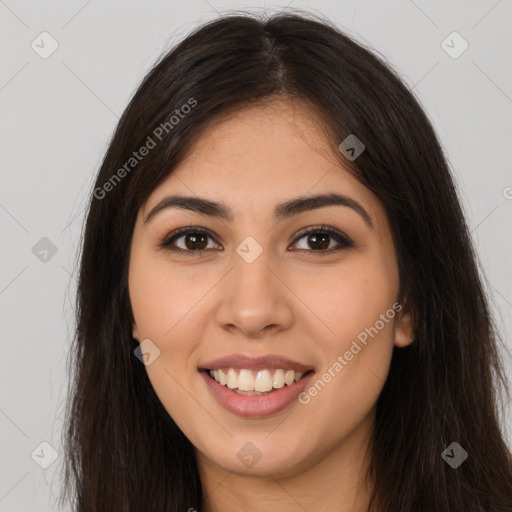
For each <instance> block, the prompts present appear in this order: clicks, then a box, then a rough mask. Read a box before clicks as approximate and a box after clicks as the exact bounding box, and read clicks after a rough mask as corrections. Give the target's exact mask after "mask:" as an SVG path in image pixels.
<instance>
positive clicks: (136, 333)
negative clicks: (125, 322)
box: [132, 322, 139, 341]
mask: <svg viewBox="0 0 512 512" xmlns="http://www.w3.org/2000/svg"><path fill="white" fill-rule="evenodd" d="M132 336H133V338H134V339H136V340H137V341H139V329H138V327H137V324H136V323H135V322H134V323H133V326H132Z"/></svg>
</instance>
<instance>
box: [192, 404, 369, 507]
mask: <svg viewBox="0 0 512 512" xmlns="http://www.w3.org/2000/svg"><path fill="white" fill-rule="evenodd" d="M373 420H374V417H373V414H370V415H369V417H367V418H366V419H365V422H364V423H363V424H361V425H359V426H358V427H357V429H356V430H355V431H353V432H352V433H351V434H350V435H349V436H347V437H345V438H344V439H343V440H342V441H341V442H340V443H339V444H338V445H336V446H334V447H332V449H331V450H330V451H329V453H327V454H317V453H313V454H311V455H310V456H309V457H308V461H307V462H306V461H305V462H304V464H301V468H300V469H297V470H295V471H290V470H288V471H287V473H286V476H280V475H278V474H277V473H276V472H274V473H275V474H271V473H269V472H265V471H264V470H262V471H260V472H259V474H258V475H244V474H238V473H234V472H231V471H227V470H225V469H223V468H222V467H220V466H218V465H217V464H215V462H213V461H212V460H210V459H208V458H206V457H205V456H204V455H203V454H202V453H201V452H199V451H197V461H198V469H199V474H200V477H201V483H202V486H203V504H202V510H203V512H239V511H240V510H251V512H268V510H274V509H275V508H276V507H277V506H278V508H279V511H280V512H292V511H293V512H297V511H298V510H315V512H327V511H332V510H337V511H339V512H367V510H368V505H369V502H370V496H371V491H372V489H371V488H370V487H369V486H368V485H367V484H366V478H365V477H366V471H367V469H368V463H369V456H368V451H367V450H368V443H369V440H370V438H371V435H372V431H373Z"/></svg>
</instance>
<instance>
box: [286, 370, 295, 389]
mask: <svg viewBox="0 0 512 512" xmlns="http://www.w3.org/2000/svg"><path fill="white" fill-rule="evenodd" d="M294 380H295V372H294V371H293V370H288V371H287V372H286V373H285V375H284V383H285V384H287V385H288V386H291V385H292V384H293V382H294Z"/></svg>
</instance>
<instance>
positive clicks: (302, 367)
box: [199, 354, 314, 373]
mask: <svg viewBox="0 0 512 512" xmlns="http://www.w3.org/2000/svg"><path fill="white" fill-rule="evenodd" d="M220 368H247V369H249V370H258V369H262V368H263V369H265V368H268V369H269V370H276V369H279V368H282V369H287V370H295V371H299V372H303V373H305V372H307V371H308V370H313V369H314V368H313V366H311V365H307V364H302V363H299V362H298V361H292V360H291V359H288V358H286V357H283V356H278V355H267V356H259V357H252V356H247V355H243V354H232V355H229V356H225V357H221V358H219V359H215V360H213V361H208V362H206V363H204V364H202V365H201V366H199V369H200V370H216V369H220Z"/></svg>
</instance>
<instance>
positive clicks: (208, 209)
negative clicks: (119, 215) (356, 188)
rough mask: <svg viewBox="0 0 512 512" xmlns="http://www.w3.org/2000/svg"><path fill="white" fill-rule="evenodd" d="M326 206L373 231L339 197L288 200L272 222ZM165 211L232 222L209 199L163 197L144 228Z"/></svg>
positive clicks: (354, 207) (222, 208) (350, 203)
mask: <svg viewBox="0 0 512 512" xmlns="http://www.w3.org/2000/svg"><path fill="white" fill-rule="evenodd" d="M326 206H345V207H347V208H351V209H352V210H354V211H355V212H356V213H358V214H359V216H360V217H361V218H362V219H363V220H364V222H365V223H366V224H367V226H368V227H369V228H370V229H373V223H372V219H371V217H370V215H368V212H367V211H366V210H365V209H364V208H363V206H361V204H360V203H358V202H357V201H356V200H355V199H352V198H350V197H347V196H345V195H341V194H335V193H331V194H319V195H314V196H303V197H297V198H295V199H291V200H289V201H286V202H284V203H281V204H278V205H277V206H276V207H275V209H274V220H275V221H276V222H277V221H282V220H284V219H287V218H289V217H292V216H293V215H297V214H299V213H302V212H305V211H309V210H315V209H317V208H323V207H326ZM169 208H181V209H184V210H190V211H193V212H196V213H199V214H202V215H208V216H210V217H219V218H221V219H224V220H226V221H229V222H232V221H233V220H234V215H233V212H232V211H231V210H230V208H229V207H228V206H227V205H226V204H224V203H218V202H216V201H212V200H210V199H205V198H202V197H196V196H180V195H171V196H167V197H164V198H163V199H162V200H161V201H160V202H159V203H158V204H157V205H156V206H155V207H154V208H153V209H152V210H151V211H150V212H149V214H148V216H147V217H146V220H145V221H144V223H145V224H147V223H148V222H149V221H150V220H151V219H152V218H154V217H155V216H156V215H158V214H159V213H160V212H162V211H164V210H167V209H169Z"/></svg>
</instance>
